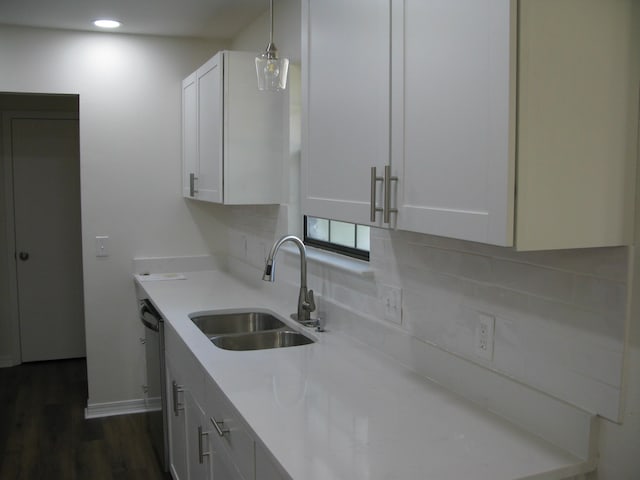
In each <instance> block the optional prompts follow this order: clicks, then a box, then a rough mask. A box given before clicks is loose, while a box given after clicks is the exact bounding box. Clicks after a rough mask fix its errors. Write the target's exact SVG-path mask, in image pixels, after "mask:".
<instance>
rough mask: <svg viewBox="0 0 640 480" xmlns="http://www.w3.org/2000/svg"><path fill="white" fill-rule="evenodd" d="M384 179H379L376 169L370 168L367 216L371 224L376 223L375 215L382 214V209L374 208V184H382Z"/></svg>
mask: <svg viewBox="0 0 640 480" xmlns="http://www.w3.org/2000/svg"><path fill="white" fill-rule="evenodd" d="M383 180H384V179H383V178H382V177H379V176H378V174H377V172H376V167H371V207H370V208H371V212H370V215H369V220H371V221H372V222H375V221H376V213H378V212H382V211H383V209H382V208H378V207H377V206H376V184H377V183H378V182H382V181H383Z"/></svg>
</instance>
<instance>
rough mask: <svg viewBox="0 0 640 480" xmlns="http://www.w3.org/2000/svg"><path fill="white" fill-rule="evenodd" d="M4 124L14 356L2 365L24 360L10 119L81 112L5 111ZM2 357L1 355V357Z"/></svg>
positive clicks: (68, 117) (58, 117) (69, 116)
mask: <svg viewBox="0 0 640 480" xmlns="http://www.w3.org/2000/svg"><path fill="white" fill-rule="evenodd" d="M1 113H2V124H1V125H0V131H1V135H2V137H1V139H0V142H1V143H2V151H1V152H0V154H1V156H2V164H3V165H2V167H4V174H5V175H4V191H5V198H4V202H5V218H6V226H7V231H6V242H7V251H6V252H5V254H6V256H7V266H8V267H9V268H8V271H7V276H8V284H9V292H8V293H9V298H8V300H9V325H10V330H11V331H10V334H9V335H10V338H11V358H10V359H7V360H8V361H9V362H11V364H9V365H0V367H2V366H6V367H9V366H14V365H20V364H21V363H22V347H21V344H20V307H19V300H18V270H17V269H18V262H17V258H16V238H15V225H16V224H15V210H14V196H13V157H12V155H11V151H12V140H11V121H12V120H14V119H52V120H79V118H80V116H79V114H78V112H75V113H74V112H62V111H60V112H57V111H37V110H36V111H27V110H25V111H20V110H17V111H12V110H10V111H3V112H1ZM0 361H2V359H0ZM5 361H6V360H5Z"/></svg>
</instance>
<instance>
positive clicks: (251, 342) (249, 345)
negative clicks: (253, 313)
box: [211, 330, 313, 350]
mask: <svg viewBox="0 0 640 480" xmlns="http://www.w3.org/2000/svg"><path fill="white" fill-rule="evenodd" d="M211 342H212V343H213V344H214V345H215V346H216V347H219V348H222V349H224V350H263V349H268V348H281V347H294V346H297V345H308V344H310V343H313V340H312V339H310V338H309V337H307V336H305V335H303V334H302V333H300V332H295V331H292V330H275V331H270V332H259V333H249V334H240V335H222V336H220V337H214V338H212V339H211Z"/></svg>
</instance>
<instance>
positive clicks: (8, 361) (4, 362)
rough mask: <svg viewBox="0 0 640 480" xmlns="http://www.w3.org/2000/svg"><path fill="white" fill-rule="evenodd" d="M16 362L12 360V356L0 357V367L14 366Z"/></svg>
mask: <svg viewBox="0 0 640 480" xmlns="http://www.w3.org/2000/svg"><path fill="white" fill-rule="evenodd" d="M15 366H16V363H15V362H14V361H13V357H11V356H9V355H6V356H1V357H0V368H7V367H15Z"/></svg>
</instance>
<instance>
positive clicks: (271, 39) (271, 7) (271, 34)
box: [269, 0, 273, 43]
mask: <svg viewBox="0 0 640 480" xmlns="http://www.w3.org/2000/svg"><path fill="white" fill-rule="evenodd" d="M269 10H270V11H271V31H270V33H269V42H270V43H273V0H271V1H270V8H269Z"/></svg>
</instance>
